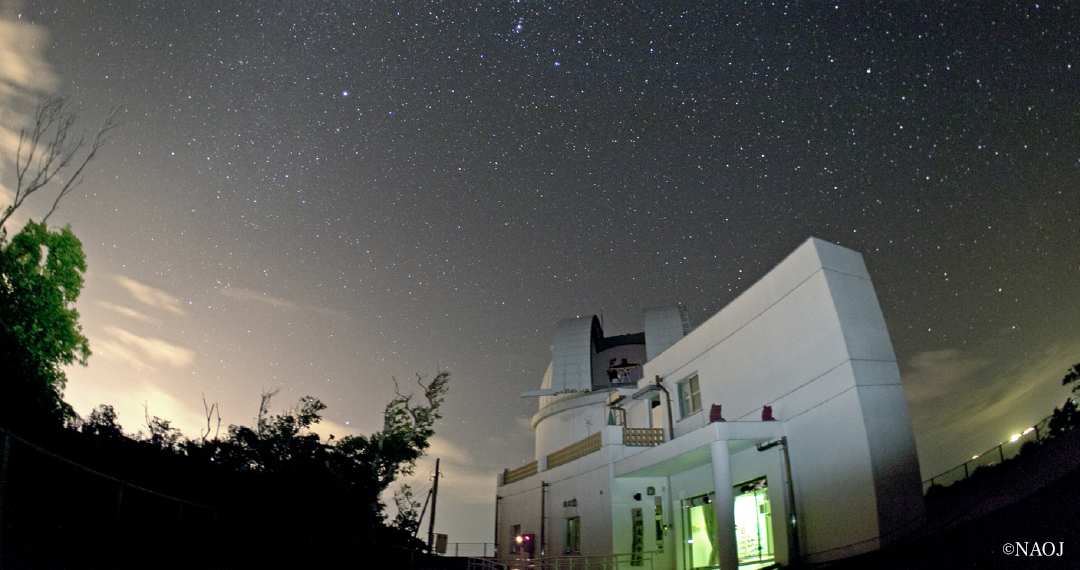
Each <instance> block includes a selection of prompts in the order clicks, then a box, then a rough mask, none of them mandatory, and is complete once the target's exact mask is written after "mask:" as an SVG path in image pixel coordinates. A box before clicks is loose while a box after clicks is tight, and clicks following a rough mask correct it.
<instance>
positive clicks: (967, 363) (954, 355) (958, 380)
mask: <svg viewBox="0 0 1080 570" xmlns="http://www.w3.org/2000/svg"><path fill="white" fill-rule="evenodd" d="M986 365H987V361H986V360H983V359H980V358H974V357H969V356H965V355H964V354H963V353H961V352H960V351H959V350H956V349H946V350H933V351H927V352H920V353H919V354H916V355H915V356H914V357H912V358H911V360H910V361H909V362H908V367H909V368H908V370H907V371H905V372H904V374H903V379H904V390H905V392H906V394H907V399H908V402H909V403H911V404H912V405H918V404H920V403H923V402H926V401H930V400H934V399H938V398H941V397H943V396H946V395H948V394H950V393H953V392H955V391H956V390H957V389H958V388H959V387H960V386H961V385H966V384H969V383H972V382H973V381H974V380H975V374H976V373H978V372H979V371H980V370H982V369H983V368H984V367H986Z"/></svg>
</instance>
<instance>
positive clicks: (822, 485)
mask: <svg viewBox="0 0 1080 570" xmlns="http://www.w3.org/2000/svg"><path fill="white" fill-rule="evenodd" d="M694 373H697V374H698V376H699V380H700V386H701V396H702V406H703V411H702V412H701V413H698V414H695V415H693V416H690V417H688V418H678V417H677V418H676V419H677V421H676V424H675V432H676V436H680V435H683V434H686V433H689V432H690V431H692V430H694V429H697V428H699V427H701V426H703V425H705V423H707V421H708V411H709V407H710V405H711V404H721V405H722V406H723V414H724V417H725V419H728V420H739V419H757V418H760V414H761V408H762V406H764V405H771V406H773V414H774V416H775V417H776V418H777V419H779V420H782V421H784V422H785V424H784V425H785V432H786V433H787V434H788V438H789V443H790V449H791V459H792V464H793V472H794V473H793V478H794V484H795V491H796V510H797V512H798V514H799V517H800V524H799V528H800V529H801V532H802V535H801V541H800V542H801V543H802V544H801V546H802V551H803V554H804V557H805V558H804V560H807V561H820V560H829V559H833V558H838V557H841V556H847V555H850V554H854V553H856V552H861V551H866V550H870V549H873V548H876V547H877V546H878V545H879V538H880V537H881V536H882V535H883V534H884V535H889V533H891V532H892V531H893V530H895V529H897V528H900V527H902V526H904V525H905V524H908V523H910V522H911V521H912V520H914V519H917V518H918V517H920V516H921V515H922V493H921V485H920V482H919V474H918V460H917V457H916V455H915V447H914V439H913V435H912V431H911V422H910V419H909V417H908V414H907V409H906V406H907V405H906V400H905V399H904V397H903V388H902V386H901V385H900V377H899V372H898V368H897V366H896V359H895V355H894V354H893V351H892V345H891V343H890V341H889V337H888V331H887V329H886V327H885V322H884V318H883V317H882V315H881V310H880V308H879V306H878V303H877V298H876V296H875V294H874V291H873V287H872V285H871V283H870V279H869V275H868V274H867V271H866V267H865V266H864V264H863V262H862V257H861V256H860V255H859V254H857V253H855V252H852V251H850V250H847V249H844V248H841V247H839V246H835V245H833V244H829V243H826V242H822V241H820V240H816V239H811V240H809V241H807V242H806V243H804V244H803V245H802V246H800V247H799V248H798V249H797V250H796V251H795V252H793V253H792V254H791V255H790V256H788V258H787V259H785V260H784V261H783V262H782V263H781V264H780V265H778V266H777V267H776V268H775V269H773V270H772V271H771V272H769V274H767V275H766V276H765V277H763V278H762V279H761V280H760V281H759V282H758V283H756V284H755V285H754V286H753V287H751V288H750V289H749V290H747V291H746V292H745V293H743V294H742V295H740V296H739V297H738V298H737V299H736V300H735V301H734V302H732V303H731V304H730V305H728V306H727V307H725V308H724V309H723V310H721V311H720V312H719V313H717V314H716V315H715V316H713V317H712V318H710V319H709V320H707V321H706V322H705V323H703V324H702V325H701V326H699V327H698V328H697V329H696V330H694V331H693V332H691V333H690V334H689V335H687V336H686V337H685V338H684V339H683V340H682V341H680V342H679V343H677V344H675V345H673V346H672V347H670V348H668V349H667V350H666V351H664V352H663V353H661V354H660V355H659V356H657V357H656V358H655V359H653V360H652V361H650V362H649V363H647V364H646V366H645V378H646V379H651V378H653V377H654V375H657V374H659V375H661V376H663V377H664V379H665V386H666V387H667V389H668V390H670V391H671V392H672V395H673V396H674V397H677V388H676V383H677V382H678V381H679V380H682V379H684V378H686V377H688V376H690V375H691V374H694ZM644 383H645V380H643V382H642V384H641V385H640V386H642V387H643V386H644ZM673 408H674V409H673V411H674V413H675V414H676V416H678V414H679V411H678V406H674V407H673ZM879 502H880V503H881V507H882V508H881V509H879ZM885 509H888V511H887V512H882V511H884V510H885ZM886 537H887V536H886Z"/></svg>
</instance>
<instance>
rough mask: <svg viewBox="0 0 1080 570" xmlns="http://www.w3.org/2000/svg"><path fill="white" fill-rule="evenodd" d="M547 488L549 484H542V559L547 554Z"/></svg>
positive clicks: (542, 482)
mask: <svg viewBox="0 0 1080 570" xmlns="http://www.w3.org/2000/svg"><path fill="white" fill-rule="evenodd" d="M547 488H548V484H547V483H546V482H544V481H541V482H540V558H543V557H544V556H545V555H546V554H547V549H546V548H545V543H546V541H547V533H546V530H547V525H546V524H545V523H547Z"/></svg>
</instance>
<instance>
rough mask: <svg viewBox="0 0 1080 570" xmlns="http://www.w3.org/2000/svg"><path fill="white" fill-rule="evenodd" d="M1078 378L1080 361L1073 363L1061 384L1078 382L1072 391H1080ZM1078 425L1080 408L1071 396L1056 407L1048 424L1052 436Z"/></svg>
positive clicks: (1079, 378) (1079, 375)
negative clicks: (1079, 408)
mask: <svg viewBox="0 0 1080 570" xmlns="http://www.w3.org/2000/svg"><path fill="white" fill-rule="evenodd" d="M1078 380H1080V363H1077V364H1073V365H1072V366H1071V367H1070V368H1069V369H1068V371H1067V373H1066V374H1065V377H1064V378H1062V379H1061V385H1062V386H1068V385H1069V384H1076V385H1075V386H1073V388H1072V391H1073V393H1080V383H1077V381H1078ZM1077 425H1080V410H1078V409H1077V406H1076V402H1075V401H1073V400H1072V399H1071V398H1070V399H1068V400H1066V401H1065V403H1064V404H1062V406H1061V407H1060V408H1054V413H1053V415H1052V416H1051V417H1050V423H1049V424H1048V427H1049V429H1050V436H1051V437H1053V436H1056V435H1060V434H1062V433H1065V432H1066V431H1068V430H1071V429H1072V428H1073V427H1075V426H1077Z"/></svg>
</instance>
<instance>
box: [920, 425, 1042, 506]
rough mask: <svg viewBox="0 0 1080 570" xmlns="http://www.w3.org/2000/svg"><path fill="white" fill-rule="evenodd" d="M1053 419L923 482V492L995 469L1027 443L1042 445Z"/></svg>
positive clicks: (1017, 453)
mask: <svg viewBox="0 0 1080 570" xmlns="http://www.w3.org/2000/svg"><path fill="white" fill-rule="evenodd" d="M1053 417H1054V416H1053V414H1051V415H1049V416H1046V417H1045V418H1043V419H1042V421H1040V422H1039V423H1037V424H1035V425H1034V426H1031V427H1029V428H1027V429H1026V430H1024V432H1023V433H1020V434H1017V435H1018V436H1019V437H1017V436H1013V438H1011V439H1010V440H1009V441H1003V442H1001V443H999V444H997V445H995V446H994V447H991V448H990V449H987V450H986V451H984V452H982V453H980V454H978V455H975V456H973V457H972V458H971V459H969V460H967V461H965V462H963V463H961V464H960V465H957V466H956V467H953V468H952V469H949V470H947V471H943V472H941V473H938V474H937V475H934V476H933V477H931V478H929V479H927V480H925V481H923V492H924V493H925V492H926V491H927V490H929V489H930V487H933V486H935V485H936V486H939V487H948V486H949V485H952V484H953V483H957V482H959V481H963V480H965V479H967V478H968V477H971V476H972V475H973V474H974V473H975V472H976V471H977V470H979V469H983V468H987V467H993V466H994V465H999V464H1001V463H1003V462H1005V461H1006V460H1008V459H1012V458H1014V457H1016V456H1017V455H1019V454H1020V450H1021V449H1022V448H1023V447H1024V444H1025V443H1029V442H1035V443H1036V444H1039V443H1042V441H1043V440H1045V439H1046V438H1047V437H1049V436H1050V427H1049V424H1050V420H1051V419H1053Z"/></svg>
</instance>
